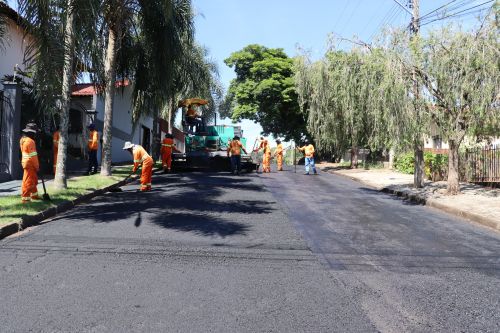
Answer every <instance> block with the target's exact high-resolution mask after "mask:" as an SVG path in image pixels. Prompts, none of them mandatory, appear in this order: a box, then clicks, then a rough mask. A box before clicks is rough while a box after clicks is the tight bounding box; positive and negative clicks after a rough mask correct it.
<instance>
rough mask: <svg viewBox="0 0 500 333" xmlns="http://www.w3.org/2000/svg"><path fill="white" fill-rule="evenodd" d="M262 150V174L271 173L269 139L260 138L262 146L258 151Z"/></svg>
mask: <svg viewBox="0 0 500 333" xmlns="http://www.w3.org/2000/svg"><path fill="white" fill-rule="evenodd" d="M259 150H262V151H263V155H262V172H271V147H269V142H268V141H267V139H264V138H263V137H260V145H259V148H257V150H256V151H259Z"/></svg>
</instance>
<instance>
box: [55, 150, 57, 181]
mask: <svg viewBox="0 0 500 333" xmlns="http://www.w3.org/2000/svg"><path fill="white" fill-rule="evenodd" d="M56 166H57V149H54V175H55V174H56Z"/></svg>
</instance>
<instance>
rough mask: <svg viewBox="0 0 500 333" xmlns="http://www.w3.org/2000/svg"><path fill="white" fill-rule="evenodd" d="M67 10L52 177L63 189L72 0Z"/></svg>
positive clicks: (68, 106)
mask: <svg viewBox="0 0 500 333" xmlns="http://www.w3.org/2000/svg"><path fill="white" fill-rule="evenodd" d="M67 4H68V10H67V12H66V27H65V28H64V45H65V47H64V68H63V82H62V91H61V115H60V116H61V117H60V124H59V131H60V138H59V149H58V152H57V165H56V174H55V177H54V187H55V188H56V189H65V188H67V187H68V185H67V176H66V157H67V151H68V141H69V140H68V124H69V108H70V101H71V86H72V85H73V56H74V53H75V52H74V48H75V38H74V31H73V30H74V11H73V10H74V7H73V0H68V1H67Z"/></svg>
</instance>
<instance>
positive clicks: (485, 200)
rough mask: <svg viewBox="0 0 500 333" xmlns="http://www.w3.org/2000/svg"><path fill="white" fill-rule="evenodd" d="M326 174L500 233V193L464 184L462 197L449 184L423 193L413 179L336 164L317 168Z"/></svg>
mask: <svg viewBox="0 0 500 333" xmlns="http://www.w3.org/2000/svg"><path fill="white" fill-rule="evenodd" d="M317 166H318V167H319V168H320V169H321V170H323V171H324V172H332V173H334V174H337V175H342V176H345V177H349V178H351V179H353V180H356V181H358V182H361V183H363V184H366V185H368V186H371V187H373V188H376V189H377V190H379V191H382V192H387V193H392V194H396V195H398V196H402V197H406V198H408V199H410V200H413V201H417V202H421V203H423V204H425V205H427V206H431V207H435V208H438V209H441V210H444V211H446V212H448V213H450V214H453V215H456V216H460V217H464V218H467V219H469V220H471V221H473V222H476V223H480V224H483V225H486V226H488V227H490V228H493V229H496V230H500V189H491V188H486V187H483V186H479V185H474V184H468V183H461V193H460V194H459V195H455V196H450V195H446V182H444V181H440V182H430V181H428V182H426V184H425V187H424V188H421V189H416V188H413V175H407V174H403V173H399V172H396V171H392V170H387V169H374V170H364V169H340V168H337V167H336V166H335V164H333V163H321V164H318V165H317Z"/></svg>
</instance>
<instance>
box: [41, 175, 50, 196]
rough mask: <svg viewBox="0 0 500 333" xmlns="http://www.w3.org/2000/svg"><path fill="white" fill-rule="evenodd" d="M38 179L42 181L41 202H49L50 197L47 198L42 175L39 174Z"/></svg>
mask: <svg viewBox="0 0 500 333" xmlns="http://www.w3.org/2000/svg"><path fill="white" fill-rule="evenodd" d="M40 179H41V180H42V186H43V195H42V199H43V201H51V200H50V196H49V194H48V193H47V189H46V188H45V180H44V179H43V175H42V173H40Z"/></svg>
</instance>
